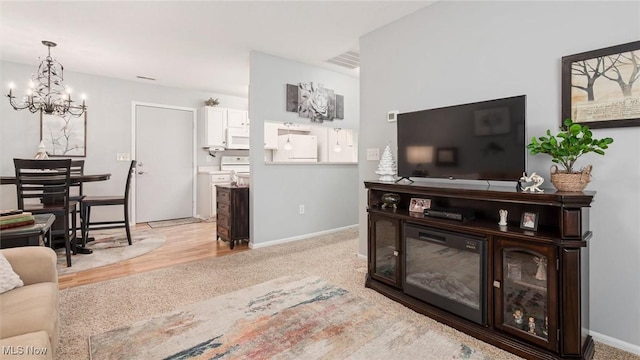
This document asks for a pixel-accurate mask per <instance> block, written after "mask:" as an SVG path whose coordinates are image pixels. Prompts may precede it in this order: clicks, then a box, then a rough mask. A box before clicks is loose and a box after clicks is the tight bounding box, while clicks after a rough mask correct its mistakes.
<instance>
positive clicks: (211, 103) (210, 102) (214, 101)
mask: <svg viewBox="0 0 640 360" xmlns="http://www.w3.org/2000/svg"><path fill="white" fill-rule="evenodd" d="M218 105H220V101H219V100H218V99H217V98H216V99H214V98H209V100H205V101H204V106H218Z"/></svg>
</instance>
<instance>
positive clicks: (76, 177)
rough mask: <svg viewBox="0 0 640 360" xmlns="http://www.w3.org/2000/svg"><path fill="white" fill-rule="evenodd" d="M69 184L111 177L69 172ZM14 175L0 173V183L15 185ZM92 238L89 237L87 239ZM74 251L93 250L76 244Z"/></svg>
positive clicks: (89, 252)
mask: <svg viewBox="0 0 640 360" xmlns="http://www.w3.org/2000/svg"><path fill="white" fill-rule="evenodd" d="M70 178H71V185H77V184H80V183H88V182H96V181H106V180H109V179H111V174H109V173H104V174H71V176H70ZM15 183H16V176H15V175H13V176H11V175H1V176H0V185H15ZM58 226H64V224H61V225H60V224H59V222H58V221H56V223H55V224H54V225H53V227H54V228H56V229H58V228H59V227H58ZM91 240H92V239H91V238H90V239H89V241H91ZM76 252H77V253H78V254H91V253H92V252H93V251H91V249H86V248H83V247H80V246H77V244H76Z"/></svg>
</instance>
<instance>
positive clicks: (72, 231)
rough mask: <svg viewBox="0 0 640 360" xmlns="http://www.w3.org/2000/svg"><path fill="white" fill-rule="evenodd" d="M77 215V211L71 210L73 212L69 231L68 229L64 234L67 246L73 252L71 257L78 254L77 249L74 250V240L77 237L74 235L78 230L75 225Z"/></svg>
mask: <svg viewBox="0 0 640 360" xmlns="http://www.w3.org/2000/svg"><path fill="white" fill-rule="evenodd" d="M77 215H78V213H77V211H76V210H75V209H73V211H71V229H68V230H67V232H66V234H67V236H68V237H69V244H70V245H71V250H72V251H73V255H76V254H77V253H78V251H77V248H76V245H77V244H76V239H77V235H76V231H77V230H78V229H77V227H78V225H77V223H76V216H77Z"/></svg>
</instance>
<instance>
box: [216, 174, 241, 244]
mask: <svg viewBox="0 0 640 360" xmlns="http://www.w3.org/2000/svg"><path fill="white" fill-rule="evenodd" d="M216 207H217V214H216V221H217V232H218V239H220V240H224V241H228V242H229V244H230V247H231V248H232V249H233V247H234V245H235V242H236V241H239V240H240V241H242V240H245V241H247V242H248V241H249V188H248V187H236V186H230V185H216Z"/></svg>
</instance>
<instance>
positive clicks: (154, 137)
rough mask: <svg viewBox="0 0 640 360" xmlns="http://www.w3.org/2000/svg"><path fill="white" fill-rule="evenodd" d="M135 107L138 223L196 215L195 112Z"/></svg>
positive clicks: (136, 215)
mask: <svg viewBox="0 0 640 360" xmlns="http://www.w3.org/2000/svg"><path fill="white" fill-rule="evenodd" d="M134 106H135V121H134V122H135V124H134V126H135V129H134V131H135V151H134V153H135V159H136V160H137V161H138V168H137V169H136V187H135V219H136V222H138V223H140V222H149V221H159V220H169V219H178V218H185V217H191V216H193V211H194V209H193V202H194V193H195V192H194V174H195V171H194V143H193V141H194V126H195V124H194V111H193V110H188V109H180V108H170V107H161V106H148V105H142V104H135V105H134Z"/></svg>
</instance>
